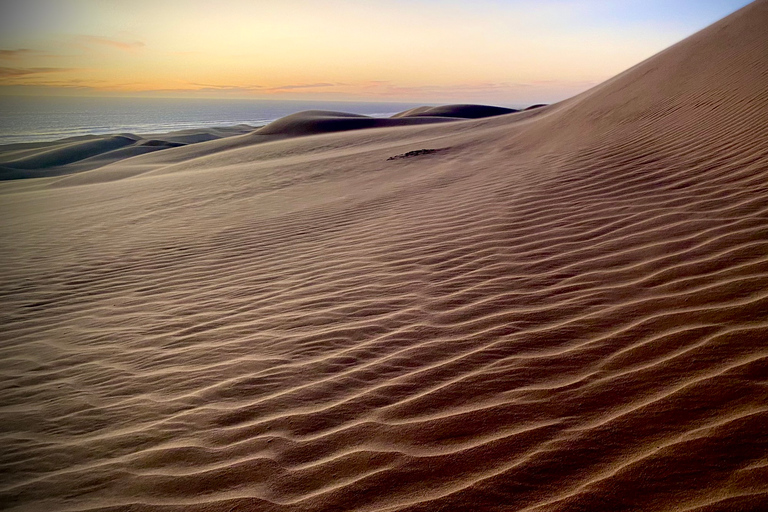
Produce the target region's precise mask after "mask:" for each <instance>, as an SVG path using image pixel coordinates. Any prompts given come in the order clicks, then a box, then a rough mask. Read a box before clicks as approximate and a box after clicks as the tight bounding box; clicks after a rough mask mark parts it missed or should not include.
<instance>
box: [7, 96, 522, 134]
mask: <svg viewBox="0 0 768 512" xmlns="http://www.w3.org/2000/svg"><path fill="white" fill-rule="evenodd" d="M437 104H439V103H416V102H383V101H379V102H374V101H324V100H316V101H313V100H261V99H226V98H224V99H222V98H141V97H83V96H3V97H0V145H9V144H20V143H34V142H49V141H56V140H61V139H66V138H71V137H80V136H86V135H106V134H112V133H135V134H158V133H167V132H172V131H178V130H188V129H202V128H213V127H226V126H236V125H242V124H246V125H249V126H254V127H258V126H263V125H265V124H269V123H271V122H272V121H275V120H277V119H280V118H281V117H285V116H287V115H290V114H294V113H296V112H301V111H304V110H331V111H342V112H349V113H353V114H363V115H368V116H371V117H389V116H391V115H393V114H396V113H398V112H402V111H404V110H408V109H410V108H414V107H418V106H422V105H437ZM521 107H522V106H520V105H515V106H514V108H521Z"/></svg>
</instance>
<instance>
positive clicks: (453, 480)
mask: <svg viewBox="0 0 768 512" xmlns="http://www.w3.org/2000/svg"><path fill="white" fill-rule="evenodd" d="M767 26H768V2H767V1H764V0H761V1H758V2H756V3H754V4H752V5H751V6H748V7H747V8H745V9H744V10H742V11H739V12H737V13H736V14H734V15H732V16H730V17H728V18H726V19H725V20H723V21H721V22H719V23H718V24H716V25H714V26H712V27H710V28H708V29H706V30H704V31H703V32H700V33H699V34H696V35H694V36H692V37H691V38H689V39H687V40H685V41H683V42H682V43H679V44H678V45H676V46H674V47H672V48H670V49H669V50H667V51H665V52H662V53H661V54H659V55H657V56H655V57H653V58H651V59H650V60H648V61H646V62H644V63H641V64H640V65H638V66H636V67H635V68H633V69H631V70H629V71H627V72H625V73H623V74H622V75H619V76H618V77H616V78H614V79H612V80H609V81H608V82H606V83H605V84H603V85H600V86H598V87H596V88H595V89H593V90H591V91H588V92H586V93H584V94H582V95H580V96H578V97H576V98H573V99H571V100H568V101H566V102H562V103H560V104H557V105H553V106H550V107H545V108H540V109H536V110H531V111H527V112H522V113H516V114H510V115H504V116H501V117H494V118H488V119H481V120H472V121H458V122H450V123H440V124H431V125H414V126H400V127H392V128H375V129H366V130H354V131H347V132H343V133H326V134H318V135H313V136H303V137H291V138H284V139H281V140H275V141H266V142H264V141H263V140H259V141H258V142H259V143H258V144H256V143H255V142H256V139H255V137H257V135H254V134H245V135H241V136H234V137H227V138H225V139H221V140H214V141H211V142H201V143H199V144H195V145H194V146H190V147H179V148H171V149H164V150H163V151H159V152H153V153H149V154H146V155H141V156H136V157H133V158H129V159H126V160H121V161H118V162H115V163H112V164H109V165H106V166H104V167H101V168H97V169H95V170H91V171H87V172H81V173H77V174H72V175H68V176H64V177H52V178H41V179H34V180H18V181H13V182H5V183H3V184H2V185H0V219H2V221H0V226H1V227H0V229H1V231H0V235H1V236H2V245H1V246H0V254H2V262H3V270H2V273H1V277H0V279H1V281H0V283H1V286H0V293H1V295H0V297H1V299H0V300H1V305H2V309H0V315H2V316H1V318H2V320H1V321H2V325H3V328H2V333H1V334H0V376H1V381H0V384H1V386H0V415H1V421H0V443H1V446H2V448H0V508H3V509H7V510H15V511H21V510H24V511H44V512H50V511H54V510H56V511H75V510H77V511H81V510H131V511H150V510H152V511H155V510H162V511H171V510H179V511H181V510H184V511H187V510H189V511H234V510H258V511H339V510H360V511H409V512H415V511H428V510H429V511H436V510H446V511H447V510H451V511H454V510H498V511H502V510H504V511H508V510H531V511H533V510H536V511H576V510H578V511H590V510H669V511H672V510H674V511H681V510H689V511H693V510H697V511H701V512H704V511H707V512H711V511H732V510H766V509H768V343H766V341H768V51H766V48H768V30H766V28H765V27H767ZM421 149H440V151H437V152H433V153H430V152H418V150H421ZM412 151H415V152H417V153H415V154H412V155H410V156H406V157H404V158H397V159H394V160H388V159H389V158H390V157H393V156H397V155H407V154H408V153H409V152H412Z"/></svg>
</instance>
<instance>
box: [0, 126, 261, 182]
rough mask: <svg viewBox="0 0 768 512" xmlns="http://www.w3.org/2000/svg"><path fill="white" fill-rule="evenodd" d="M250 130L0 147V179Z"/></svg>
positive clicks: (91, 165)
mask: <svg viewBox="0 0 768 512" xmlns="http://www.w3.org/2000/svg"><path fill="white" fill-rule="evenodd" d="M253 130H254V128H253V127H251V126H246V125H239V126H232V127H222V128H201V129H197V130H180V131H176V132H169V133H164V134H153V135H134V134H132V133H126V134H119V135H104V136H95V135H94V136H84V137H72V138H70V139H63V140H59V141H54V142H38V143H30V144H11V145H6V146H0V180H12V179H23V178H43V177H51V176H60V175H62V174H72V173H75V172H82V171H88V170H92V169H98V168H100V167H103V166H105V165H108V164H110V163H114V162H119V161H121V160H124V159H126V158H131V157H134V156H137V155H143V154H146V153H152V152H155V151H159V150H162V149H168V148H174V147H179V146H185V145H187V144H196V143H199V142H206V141H211V140H218V139H221V138H225V137H232V136H234V135H243V134H246V133H250V132H252V131H253Z"/></svg>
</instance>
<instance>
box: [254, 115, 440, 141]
mask: <svg viewBox="0 0 768 512" xmlns="http://www.w3.org/2000/svg"><path fill="white" fill-rule="evenodd" d="M445 121H450V119H444V118H442V117H423V118H422V117H420V118H394V117H392V118H388V117H385V118H377V117H369V116H364V115H360V114H348V113H346V112H331V111H326V110H306V111H303V112H297V113H296V114H291V115H289V116H285V117H283V118H281V119H278V120H277V121H273V122H271V123H270V124H268V125H267V126H265V127H263V128H260V129H259V130H258V131H257V133H258V134H259V135H287V136H298V135H316V134H320V133H330V132H341V131H347V130H359V129H362V128H383V127H389V126H406V125H414V124H427V123H439V122H445Z"/></svg>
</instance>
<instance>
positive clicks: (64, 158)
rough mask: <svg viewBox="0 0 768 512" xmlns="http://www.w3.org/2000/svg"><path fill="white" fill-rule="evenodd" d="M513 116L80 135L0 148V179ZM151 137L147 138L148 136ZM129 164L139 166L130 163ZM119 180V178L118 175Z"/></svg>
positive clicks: (429, 112)
mask: <svg viewBox="0 0 768 512" xmlns="http://www.w3.org/2000/svg"><path fill="white" fill-rule="evenodd" d="M513 112H516V111H515V110H512V109H508V108H502V107H490V106H486V105H444V106H441V107H419V108H416V109H412V110H408V111H406V112H402V113H400V114H396V115H395V116H392V118H374V117H369V116H364V115H359V114H349V113H346V112H329V111H322V110H307V111H304V112H298V113H296V114H293V115H289V116H285V117H283V118H281V119H278V120H277V121H274V122H272V123H270V124H268V125H266V126H263V127H260V128H258V129H256V128H254V127H251V126H247V125H239V126H234V127H228V128H206V129H199V130H182V131H177V132H171V133H166V134H156V135H152V136H149V135H145V136H141V135H133V134H130V133H129V134H118V135H105V136H95V135H94V136H86V137H77V138H73V139H64V140H61V141H56V142H50V143H32V144H14V145H8V146H0V180H9V179H20V178H42V177H51V176H61V175H63V174H73V173H76V172H82V171H90V170H93V169H98V168H100V167H103V166H106V165H108V164H113V163H117V162H119V161H121V160H124V159H126V158H131V157H135V156H139V155H144V154H147V153H154V152H155V151H159V150H162V149H169V148H174V147H179V146H186V145H189V144H197V143H200V142H209V141H212V140H219V139H223V138H228V137H233V136H235V135H245V134H249V133H253V134H254V135H253V136H251V137H250V138H249V139H248V142H247V143H245V144H246V145H248V144H253V143H255V142H266V141H273V140H275V139H276V138H286V137H298V136H306V135H317V134H321V133H331V132H340V131H347V130H359V129H363V128H383V127H390V126H408V125H417V124H429V123H441V122H447V121H456V120H462V119H478V118H482V117H491V116H497V115H502V114H508V113H513ZM149 137H151V138H149ZM227 142H228V143H227V144H226V145H225V146H223V147H222V146H219V147H217V149H216V150H214V149H213V147H205V148H203V149H201V150H198V151H196V152H195V154H200V153H204V154H210V153H211V152H213V151H218V150H222V149H231V147H232V146H233V145H237V146H240V145H243V144H242V141H241V140H237V141H227ZM190 154H192V153H189V152H177V153H176V154H174V156H173V157H172V160H173V159H175V160H183V159H185V158H188V157H189V155H190ZM132 163H133V164H138V165H141V163H140V162H137V161H133V162H132ZM121 176H123V175H122V174H121Z"/></svg>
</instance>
